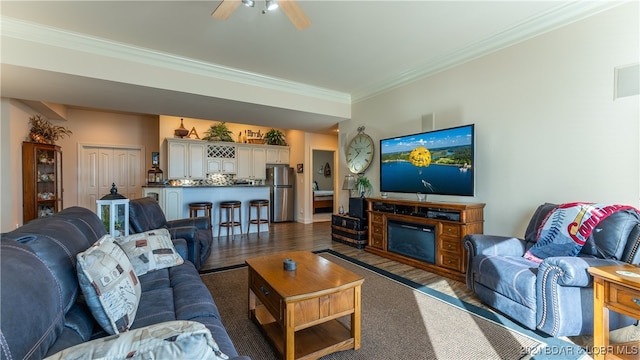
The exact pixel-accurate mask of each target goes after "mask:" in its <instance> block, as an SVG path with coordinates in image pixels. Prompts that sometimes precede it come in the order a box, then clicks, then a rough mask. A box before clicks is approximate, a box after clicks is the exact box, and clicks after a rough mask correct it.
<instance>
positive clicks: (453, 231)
mask: <svg viewBox="0 0 640 360" xmlns="http://www.w3.org/2000/svg"><path fill="white" fill-rule="evenodd" d="M442 235H448V236H460V226H459V225H451V224H442Z"/></svg>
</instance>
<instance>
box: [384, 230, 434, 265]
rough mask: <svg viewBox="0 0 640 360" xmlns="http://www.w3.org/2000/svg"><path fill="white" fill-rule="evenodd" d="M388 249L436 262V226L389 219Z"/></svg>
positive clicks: (414, 257)
mask: <svg viewBox="0 0 640 360" xmlns="http://www.w3.org/2000/svg"><path fill="white" fill-rule="evenodd" d="M387 251H389V252H394V253H396V254H400V255H404V256H408V257H410V258H413V259H417V260H421V261H425V262H428V263H430V264H435V263H436V234H435V226H433V225H427V224H413V223H408V222H404V221H397V220H389V221H388V222H387Z"/></svg>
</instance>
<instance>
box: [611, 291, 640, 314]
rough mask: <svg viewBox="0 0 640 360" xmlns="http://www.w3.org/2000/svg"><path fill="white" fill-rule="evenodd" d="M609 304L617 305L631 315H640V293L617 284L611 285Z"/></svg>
mask: <svg viewBox="0 0 640 360" xmlns="http://www.w3.org/2000/svg"><path fill="white" fill-rule="evenodd" d="M609 286H610V288H609V298H608V299H607V301H608V302H609V303H612V304H615V305H616V307H617V308H619V309H620V310H624V311H628V312H629V313H630V314H638V313H640V291H638V290H634V289H629V288H627V287H624V286H620V285H617V284H610V285H609Z"/></svg>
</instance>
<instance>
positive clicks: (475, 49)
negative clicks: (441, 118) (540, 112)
mask: <svg viewBox="0 0 640 360" xmlns="http://www.w3.org/2000/svg"><path fill="white" fill-rule="evenodd" d="M627 2H629V1H575V2H570V3H565V4H562V5H559V6H557V7H555V8H553V9H551V10H549V11H546V12H544V13H542V14H539V15H538V16H535V17H532V18H529V19H527V20H525V21H523V22H521V23H519V24H516V25H514V26H513V27H511V28H509V29H506V30H504V31H501V32H499V33H496V34H494V35H492V36H489V37H487V38H485V39H483V40H481V41H478V42H476V43H473V44H470V45H468V46H466V47H463V48H460V49H458V50H457V51H454V52H451V53H449V54H447V55H446V56H443V57H440V58H435V59H432V60H430V61H428V62H426V63H424V64H423V65H422V66H420V67H417V68H414V69H411V70H409V71H406V72H404V73H400V74H398V75H396V76H394V77H393V78H390V79H387V80H384V81H381V82H378V83H376V84H373V85H371V86H368V87H365V88H362V89H359V90H357V91H355V92H353V93H352V94H351V100H352V102H353V103H356V102H359V101H363V100H366V99H369V98H372V97H374V96H377V95H380V94H382V93H385V92H387V91H390V90H393V89H395V88H398V87H400V86H403V85H406V84H409V83H411V82H414V81H417V80H420V79H424V78H426V77H429V76H431V75H434V74H436V73H439V72H442V71H444V70H447V69H450V68H453V67H456V66H458V65H462V64H464V63H466V62H469V61H471V60H474V59H477V58H479V57H482V56H485V55H488V54H491V53H493V52H496V51H499V50H501V49H504V48H507V47H509V46H512V45H515V44H517V43H520V42H523V41H525V40H528V39H531V38H533V37H536V36H538V35H541V34H544V33H546V32H549V31H552V30H555V29H558V28H560V27H563V26H566V25H569V24H571V23H573V22H576V21H579V20H582V19H585V18H587V17H589V16H593V15H595V14H598V13H600V12H603V11H605V10H609V9H611V8H614V7H616V6H619V5H622V4H624V3H627Z"/></svg>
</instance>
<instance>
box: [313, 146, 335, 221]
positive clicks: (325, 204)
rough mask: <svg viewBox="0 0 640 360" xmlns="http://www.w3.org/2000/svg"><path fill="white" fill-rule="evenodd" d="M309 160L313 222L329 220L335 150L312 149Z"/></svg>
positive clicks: (333, 190)
mask: <svg viewBox="0 0 640 360" xmlns="http://www.w3.org/2000/svg"><path fill="white" fill-rule="evenodd" d="M312 157H313V158H312V160H311V170H312V171H311V184H312V185H311V210H312V213H313V222H321V221H331V214H333V212H334V208H335V201H337V199H338V197H337V193H336V188H335V186H336V181H335V179H336V170H337V168H336V164H335V161H334V159H335V151H333V150H315V149H314V150H313V154H312Z"/></svg>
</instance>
